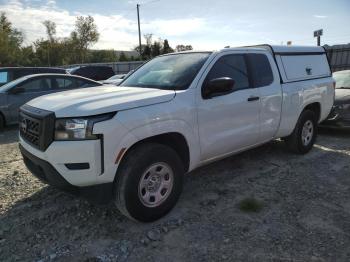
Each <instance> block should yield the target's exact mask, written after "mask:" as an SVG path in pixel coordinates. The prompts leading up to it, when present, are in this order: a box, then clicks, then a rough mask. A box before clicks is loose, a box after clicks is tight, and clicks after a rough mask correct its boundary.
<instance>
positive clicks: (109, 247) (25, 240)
mask: <svg viewBox="0 0 350 262" xmlns="http://www.w3.org/2000/svg"><path fill="white" fill-rule="evenodd" d="M247 198H253V199H258V200H259V201H261V203H263V207H262V208H261V209H259V212H244V211H241V210H240V208H239V207H240V203H241V201H242V200H244V199H247ZM349 203H350V134H348V133H345V132H330V131H327V132H325V131H324V132H322V133H321V134H320V136H319V139H318V141H317V145H316V146H315V148H314V149H313V150H312V152H310V153H309V154H307V155H305V156H297V155H293V154H291V153H289V152H288V151H287V150H286V148H285V147H284V144H283V143H282V142H280V141H274V142H271V143H269V144H267V145H265V146H262V147H259V148H256V149H254V150H251V151H248V152H245V153H242V154H240V155H237V156H233V157H230V158H227V159H225V160H222V161H220V162H217V163H214V164H211V165H209V166H205V167H203V168H201V169H198V170H196V171H194V172H192V173H190V174H189V175H188V176H187V177H186V180H185V187H184V191H183V194H182V197H181V199H180V201H179V203H178V205H177V206H176V207H175V209H174V210H173V211H172V212H171V213H170V214H169V215H168V216H166V217H165V218H163V219H161V220H159V221H157V222H155V223H150V224H141V223H135V222H133V221H130V220H128V219H126V218H124V217H123V216H122V215H121V214H120V213H119V212H118V211H117V210H116V209H115V208H114V206H113V205H107V206H95V205H92V204H90V203H88V202H86V201H85V200H81V199H77V198H75V197H73V196H70V195H68V194H65V193H62V192H60V191H58V190H56V189H54V188H52V187H48V186H46V185H44V184H42V183H41V182H39V181H38V180H37V179H36V178H34V177H33V176H32V175H31V174H30V173H29V172H28V171H27V169H26V168H25V167H24V164H23V162H22V160H21V156H20V153H19V150H18V143H17V131H16V130H14V129H11V130H7V131H5V132H3V133H0V261H16V260H17V261H350V249H349V246H350V209H349V208H350V205H349Z"/></svg>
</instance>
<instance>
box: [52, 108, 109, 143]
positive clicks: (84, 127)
mask: <svg viewBox="0 0 350 262" xmlns="http://www.w3.org/2000/svg"><path fill="white" fill-rule="evenodd" d="M114 115H115V113H110V114H103V115H98V116H93V117H77V118H58V119H56V123H55V140H91V139H98V135H96V134H93V133H92V130H93V127H94V124H95V123H98V122H101V121H106V120H109V119H111V118H112V117H113V116H114Z"/></svg>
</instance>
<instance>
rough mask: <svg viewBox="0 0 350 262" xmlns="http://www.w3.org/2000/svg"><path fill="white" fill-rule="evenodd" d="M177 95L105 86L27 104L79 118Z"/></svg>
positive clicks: (169, 91) (153, 102)
mask: <svg viewBox="0 0 350 262" xmlns="http://www.w3.org/2000/svg"><path fill="white" fill-rule="evenodd" d="M175 94H176V93H175V91H173V90H160V89H153V88H139V87H124V86H118V87H117V86H112V85H111V86H109V85H108V86H107V85H105V86H98V87H90V88H81V89H76V90H72V91H65V92H59V93H54V94H50V95H45V96H41V97H38V98H35V99H33V100H31V101H30V102H28V103H27V104H28V105H30V106H33V107H36V108H40V109H44V110H48V111H52V112H55V114H56V117H77V116H89V115H98V114H104V113H109V112H115V111H120V110H127V109H131V108H136V107H142V106H148V105H152V104H158V103H164V102H168V101H170V100H172V99H173V98H174V97H175Z"/></svg>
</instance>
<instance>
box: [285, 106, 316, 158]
mask: <svg viewBox="0 0 350 262" xmlns="http://www.w3.org/2000/svg"><path fill="white" fill-rule="evenodd" d="M303 130H304V131H303ZM316 137H317V117H316V114H315V113H314V112H313V111H311V110H305V111H303V112H302V113H301V115H300V117H299V120H298V122H297V124H296V126H295V128H294V131H293V133H292V134H291V135H290V136H288V137H286V138H285V139H284V141H285V142H286V144H287V147H288V148H289V149H290V150H291V151H292V152H294V153H296V154H306V153H308V152H309V151H310V150H311V149H312V147H313V145H314V143H315V141H316Z"/></svg>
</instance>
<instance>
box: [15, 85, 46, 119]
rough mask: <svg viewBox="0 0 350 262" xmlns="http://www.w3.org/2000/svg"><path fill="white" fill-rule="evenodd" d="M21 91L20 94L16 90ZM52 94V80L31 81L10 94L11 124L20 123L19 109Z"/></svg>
mask: <svg viewBox="0 0 350 262" xmlns="http://www.w3.org/2000/svg"><path fill="white" fill-rule="evenodd" d="M17 88H18V89H20V91H19V92H18V93H16V91H15V90H14V89H17ZM49 93H51V80H50V78H34V79H29V80H27V81H25V82H23V83H21V84H19V85H18V86H16V87H13V88H12V89H11V91H10V92H9V93H8V103H9V112H10V117H11V122H17V121H18V114H19V108H20V107H21V106H22V105H24V104H25V103H27V102H29V101H30V100H32V99H34V98H36V97H39V96H42V95H46V94H49Z"/></svg>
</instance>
